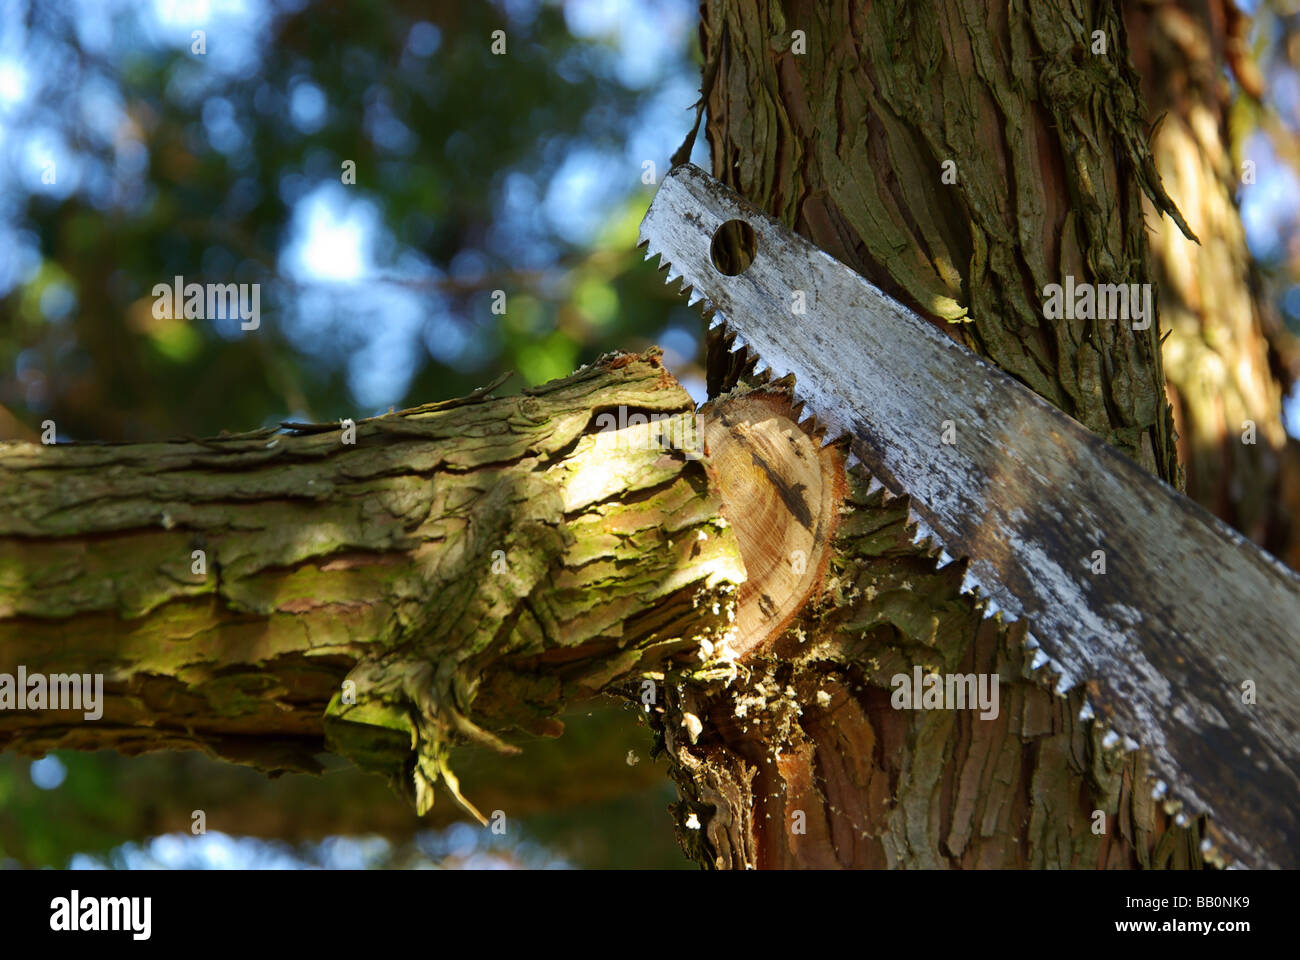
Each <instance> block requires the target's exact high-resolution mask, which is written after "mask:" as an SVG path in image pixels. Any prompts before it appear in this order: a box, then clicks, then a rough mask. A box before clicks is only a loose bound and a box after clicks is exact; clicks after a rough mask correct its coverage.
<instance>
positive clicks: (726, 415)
mask: <svg viewBox="0 0 1300 960" xmlns="http://www.w3.org/2000/svg"><path fill="white" fill-rule="evenodd" d="M699 418H700V424H701V430H702V432H703V435H704V443H705V449H706V451H707V454H708V456H707V459H706V466H707V469H708V471H709V477H710V481H711V483H712V485H713V489H714V490H715V491H717V494H718V497H719V499H720V500H721V502H722V516H723V517H724V518H725V519H726V521H727V522H728V523H729V524H731V526H732V528H733V530H734V532H735V535H736V541H737V544H738V545H739V547H740V554H741V557H742V559H743V560H744V562H745V571H746V575H747V576H746V579H745V581H744V583H742V584H741V585H740V588H739V596H738V603H737V613H736V624H735V626H736V635H735V639H733V641H732V643H731V646H732V649H733V650H734V651H735V653H736V654H737V655H738V656H740V657H744V656H746V655H749V654H751V653H754V652H760V651H762V650H763V649H764V648H766V647H769V646H770V645H771V643H772V642H773V641H774V640H776V638H778V637H779V636H780V635H781V633H782V632H783V631H784V630H785V628H786V627H787V626H788V625H789V624H790V621H791V620H793V619H794V616H795V614H797V613H798V612H799V610H800V609H802V608H803V606H804V604H805V603H806V602H808V600H810V599H811V598H812V597H813V595H814V594H815V592H816V591H817V590H818V588H819V587H820V586H821V583H822V580H823V578H824V577H825V574H826V568H827V564H828V562H829V560H830V553H831V541H832V539H833V538H834V535H835V528H836V525H837V523H838V520H839V512H840V504H841V503H842V502H843V500H844V490H845V485H844V455H843V451H842V448H841V445H840V444H831V445H828V446H822V438H821V437H820V435H819V434H818V432H817V430H816V428H815V424H814V422H813V421H812V420H811V419H810V420H808V421H806V422H805V423H803V424H801V423H800V422H799V406H797V405H796V404H795V403H794V401H793V399H792V397H791V396H790V394H789V393H788V392H787V391H786V390H784V389H782V388H780V387H774V386H773V387H759V388H757V389H752V390H745V389H744V388H739V389H738V390H736V391H733V392H732V393H729V394H727V395H726V396H723V397H719V398H718V399H716V400H713V401H711V402H710V403H708V404H706V405H705V406H704V407H702V408H701V409H700V413H699Z"/></svg>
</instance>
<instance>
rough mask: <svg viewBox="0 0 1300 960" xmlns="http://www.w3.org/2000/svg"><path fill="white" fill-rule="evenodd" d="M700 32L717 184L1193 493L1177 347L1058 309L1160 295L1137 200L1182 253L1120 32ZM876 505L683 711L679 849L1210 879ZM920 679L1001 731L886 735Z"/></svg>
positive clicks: (853, 22)
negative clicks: (993, 712)
mask: <svg viewBox="0 0 1300 960" xmlns="http://www.w3.org/2000/svg"><path fill="white" fill-rule="evenodd" d="M702 14H703V23H702V28H701V38H702V46H703V50H704V54H705V59H706V62H708V63H710V64H713V63H715V62H716V64H717V72H716V80H715V82H714V83H713V85H712V88H711V90H710V91H709V93H708V100H707V104H708V117H709V119H708V126H707V135H708V139H709V144H710V147H711V148H712V156H713V172H714V175H715V176H716V177H718V178H719V179H720V180H723V181H724V182H726V183H727V184H728V185H730V186H731V187H733V188H734V189H736V190H737V191H738V192H739V193H741V194H743V195H744V196H746V197H747V198H748V199H749V200H751V201H752V202H754V203H755V204H757V205H758V206H759V207H761V208H763V209H765V210H766V211H768V212H769V213H771V214H772V215H773V216H776V217H778V218H779V219H781V220H782V221H783V222H785V223H786V224H788V225H790V226H792V227H793V228H794V229H795V230H797V231H799V232H801V233H803V234H804V235H805V236H807V237H809V238H810V239H811V240H813V241H814V242H815V243H817V244H818V246H820V247H822V248H823V249H824V250H826V251H827V252H829V253H831V254H833V255H835V256H836V257H838V258H839V259H840V260H842V261H843V262H844V263H846V264H848V265H849V266H851V267H852V268H853V269H855V270H857V271H858V272H860V273H861V274H863V275H864V276H866V277H867V278H868V279H870V280H871V281H872V282H874V283H876V284H877V285H878V286H880V287H881V288H882V289H884V290H885V291H886V292H887V293H890V294H891V295H893V296H895V297H896V298H898V299H900V300H902V301H903V302H904V303H907V304H908V305H909V306H911V307H912V308H913V309H914V310H916V311H917V312H918V313H919V314H920V315H922V316H924V317H928V318H929V319H931V320H932V321H933V322H934V323H936V324H937V325H939V326H940V327H941V328H943V329H944V330H946V331H947V332H948V333H949V334H950V335H951V336H953V337H955V338H957V339H959V340H961V341H962V342H964V343H966V344H967V345H968V346H970V347H971V348H972V349H974V350H976V351H977V352H978V353H980V354H982V355H983V356H985V357H986V358H988V359H989V360H991V361H992V362H994V363H996V364H998V365H999V366H1000V367H1002V368H1003V369H1004V370H1006V371H1008V372H1009V373H1011V374H1013V375H1014V376H1016V377H1017V378H1019V379H1020V380H1021V381H1023V382H1024V383H1026V384H1027V385H1028V386H1030V387H1031V388H1032V389H1034V390H1035V391H1037V392H1038V393H1039V394H1040V395H1042V396H1043V397H1045V398H1046V399H1048V400H1049V401H1050V402H1052V403H1053V404H1055V405H1057V406H1058V407H1060V408H1061V409H1063V410H1064V411H1066V412H1067V413H1069V414H1070V415H1072V416H1074V417H1075V418H1076V419H1078V420H1080V421H1081V422H1083V423H1084V424H1085V425H1087V426H1088V427H1090V428H1091V429H1093V430H1095V431H1096V432H1097V433H1099V434H1100V435H1102V436H1104V437H1106V438H1107V439H1108V440H1109V441H1111V442H1112V443H1114V444H1115V445H1116V446H1117V447H1119V448H1120V449H1121V450H1123V451H1124V452H1126V453H1127V454H1129V455H1130V456H1132V457H1133V458H1134V459H1136V460H1137V461H1138V462H1139V463H1141V464H1142V465H1144V466H1145V467H1146V468H1147V469H1149V470H1151V471H1152V472H1154V473H1156V474H1157V475H1158V476H1160V477H1161V478H1163V479H1165V480H1168V481H1170V482H1174V483H1177V482H1178V480H1179V474H1178V468H1177V461H1176V457H1175V438H1174V433H1173V427H1172V421H1171V415H1170V410H1169V407H1168V405H1167V403H1166V402H1165V397H1164V375H1163V372H1162V369H1161V356H1160V348H1159V340H1158V336H1159V332H1158V325H1157V324H1155V323H1152V324H1151V326H1150V329H1148V330H1146V331H1139V330H1134V329H1132V328H1131V327H1130V325H1129V324H1120V323H1102V322H1099V321H1095V320H1065V319H1062V320H1050V319H1047V318H1046V317H1045V316H1044V311H1043V309H1042V305H1041V299H1040V297H1041V292H1042V291H1044V288H1045V287H1046V286H1047V285H1048V284H1050V283H1061V282H1063V280H1064V277H1065V276H1066V275H1067V274H1069V275H1073V276H1074V277H1075V279H1076V280H1077V281H1080V282H1083V281H1088V282H1096V283H1139V284H1140V283H1147V282H1151V281H1152V280H1153V279H1154V277H1153V275H1152V269H1151V266H1150V258H1149V256H1148V249H1147V239H1146V233H1145V230H1144V225H1143V200H1144V196H1145V198H1146V199H1147V201H1149V202H1150V203H1152V204H1153V205H1154V206H1155V208H1156V209H1157V210H1159V211H1163V212H1164V213H1166V214H1167V215H1168V216H1169V217H1171V218H1172V219H1173V220H1175V221H1176V222H1177V223H1178V224H1179V225H1180V226H1181V227H1182V228H1183V229H1184V231H1186V229H1187V228H1186V226H1185V224H1182V221H1181V217H1180V215H1179V214H1178V212H1177V211H1176V209H1175V208H1174V207H1173V204H1172V203H1171V202H1170V200H1169V198H1168V197H1167V196H1166V194H1165V192H1164V190H1163V188H1162V187H1161V184H1160V179H1159V176H1158V175H1157V173H1156V171H1155V167H1154V164H1153V161H1152V157H1151V155H1150V153H1149V151H1148V149H1147V145H1146V142H1147V141H1146V133H1147V131H1146V127H1145V121H1144V116H1145V114H1144V108H1143V107H1142V104H1141V101H1140V97H1139V91H1138V81H1137V78H1136V76H1135V74H1134V72H1133V70H1132V68H1131V67H1130V65H1129V59H1128V56H1129V55H1128V51H1127V48H1126V45H1127V37H1126V34H1125V30H1124V24H1123V22H1122V20H1121V19H1120V16H1119V13H1118V10H1117V9H1116V8H1115V6H1114V5H1112V4H1108V3H1094V4H1085V5H1083V7H1079V6H1078V5H1073V6H1072V5H1068V4H1059V3H1053V2H1045V3H1032V4H1017V3H1012V4H1005V3H998V2H993V3H976V2H969V0H951V2H945V0H926V2H919V3H918V2H914V0H907V2H903V0H897V2H878V3H871V4H862V5H859V4H849V3H846V2H838V3H832V4H829V5H827V4H817V3H812V2H787V3H777V2H774V0H768V2H760V3H757V4H754V3H741V2H739V0H706V2H705V3H704V4H703V5H702ZM1098 31H1099V32H1100V33H1098ZM1099 36H1100V37H1101V38H1102V39H1103V40H1104V46H1103V47H1101V49H1100V50H1098V42H1097V41H1098V37H1099ZM1094 50H1098V52H1094ZM945 174H946V176H945ZM728 347H729V345H728V344H727V343H726V342H725V341H723V340H722V339H720V338H714V339H713V341H712V342H711V344H710V362H709V367H710V370H709V372H710V387H711V390H712V391H715V392H721V391H724V390H727V389H729V388H731V387H732V386H733V385H735V384H740V389H745V387H746V386H747V385H748V384H749V383H751V382H752V378H750V377H748V376H747V371H748V369H749V367H748V360H749V359H751V358H744V357H736V356H734V355H732V354H730V353H729V350H728ZM778 372H780V371H778ZM866 479H867V478H865V477H863V476H861V475H860V474H858V475H855V476H854V477H853V478H852V480H851V489H850V495H849V501H848V504H847V505H846V512H845V515H844V516H843V517H842V518H841V522H840V525H839V533H838V536H837V539H836V542H835V548H834V556H833V557H832V559H831V565H830V574H831V575H830V577H829V579H828V581H827V582H826V584H825V589H824V590H823V591H822V592H821V593H820V595H819V596H817V597H816V598H815V599H814V601H813V603H811V604H810V605H809V606H808V607H807V608H806V609H805V610H804V613H803V614H802V616H801V617H800V618H799V619H798V620H797V621H796V622H795V624H794V625H793V627H792V629H790V630H789V631H787V632H786V633H785V634H784V635H783V636H782V637H780V638H778V639H777V640H776V641H775V642H774V643H772V644H771V645H770V646H769V647H768V648H767V649H765V650H763V651H760V652H759V654H758V655H756V656H753V657H751V658H750V660H749V661H748V662H747V664H746V666H747V667H748V673H747V675H746V676H745V677H744V678H742V680H741V681H739V682H736V683H733V684H731V685H730V686H726V687H723V686H721V685H718V684H714V685H709V686H706V685H687V686H685V687H683V689H682V691H681V692H680V693H677V692H676V691H671V693H672V703H671V706H672V708H673V709H672V710H670V712H669V714H668V715H667V717H666V718H665V719H664V721H663V726H662V735H663V738H664V744H665V748H666V750H667V752H668V754H669V757H670V760H671V762H672V764H673V770H674V776H675V778H676V779H677V782H678V784H679V788H680V791H681V794H682V801H681V803H680V804H679V809H678V810H677V816H678V823H679V826H678V833H679V836H680V837H681V838H682V840H683V843H684V844H685V845H686V846H687V849H688V850H689V851H690V852H691V853H692V854H693V855H694V856H695V857H696V858H697V859H698V860H699V861H700V862H701V863H703V864H705V865H708V866H717V867H773V866H811V867H829V866H846V867H899V866H919V867H943V866H951V867H1019V866H1031V867H1069V866H1102V867H1134V866H1196V865H1199V864H1200V863H1201V860H1202V855H1201V845H1200V840H1201V832H1202V829H1203V828H1204V826H1205V825H1204V824H1203V823H1202V822H1201V821H1200V820H1199V819H1197V820H1188V821H1187V823H1186V828H1184V827H1183V826H1177V825H1174V824H1173V823H1172V822H1171V820H1172V817H1171V814H1170V812H1167V811H1166V810H1165V809H1163V807H1162V805H1161V804H1159V803H1157V802H1155V801H1154V800H1152V798H1151V784H1150V781H1149V779H1148V777H1147V774H1146V768H1145V764H1144V762H1143V758H1142V754H1141V753H1140V752H1136V753H1133V752H1125V751H1123V750H1110V749H1103V747H1102V745H1101V740H1102V735H1103V733H1104V732H1105V731H1103V730H1100V729H1098V727H1097V725H1096V724H1094V723H1092V722H1090V721H1083V720H1080V719H1079V713H1080V709H1081V706H1082V702H1083V691H1082V690H1080V689H1076V690H1074V691H1071V692H1070V693H1069V695H1068V696H1066V697H1063V698H1062V697H1059V696H1057V695H1055V694H1054V693H1053V692H1052V690H1051V686H1052V678H1044V677H1042V676H1041V675H1039V674H1037V673H1035V672H1034V671H1033V670H1032V669H1031V661H1032V658H1033V651H1031V650H1027V649H1026V647H1025V645H1024V642H1023V639H1024V629H1023V626H1022V625H1021V624H1014V625H1006V624H1004V623H1002V622H1001V618H1000V617H994V618H992V619H985V617H984V610H983V608H982V604H981V603H980V602H979V601H978V600H977V599H975V598H973V597H970V596H967V595H963V594H962V593H961V592H960V584H961V580H962V573H963V564H962V563H961V562H960V561H959V562H956V563H950V564H948V565H947V566H943V567H940V566H939V564H938V563H936V561H935V559H934V553H935V550H934V549H933V547H931V546H930V545H927V544H922V545H916V544H914V543H913V542H912V540H913V537H914V535H915V531H914V529H913V528H911V527H909V525H908V522H907V506H906V503H905V502H903V501H900V500H892V499H890V498H888V497H886V496H885V495H884V494H883V493H882V492H877V493H875V494H870V493H868V492H867V483H866ZM914 666H920V667H922V668H923V669H924V670H925V671H927V672H942V673H948V672H962V673H970V672H977V673H996V674H997V675H998V677H999V680H1000V686H1001V690H1002V694H1001V709H1000V712H999V715H998V716H997V717H996V718H995V719H989V720H981V719H976V718H975V715H974V714H972V713H969V712H963V711H956V712H949V711H938V710H936V711H924V710H916V711H914V710H907V709H901V710H900V709H893V707H892V704H891V692H890V688H891V679H892V678H893V677H894V676H895V675H896V674H904V675H908V674H911V672H912V668H913V667H914ZM674 711H675V713H674ZM685 714H690V715H691V716H693V717H697V718H700V723H699V724H698V726H699V727H700V728H701V729H702V731H703V732H702V733H701V734H700V735H699V736H696V737H694V738H691V737H688V736H686V731H688V730H689V729H690V728H691V727H693V726H696V725H697V724H693V723H689V722H688V723H687V724H685V725H684V724H683V723H682V721H681V719H679V718H680V717H681V716H684V715H685ZM1123 732H1124V733H1128V734H1132V735H1135V736H1136V735H1140V734H1141V731H1123ZM692 739H694V741H695V742H691V740H692Z"/></svg>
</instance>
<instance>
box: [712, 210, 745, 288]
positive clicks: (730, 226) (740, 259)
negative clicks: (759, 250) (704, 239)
mask: <svg viewBox="0 0 1300 960" xmlns="http://www.w3.org/2000/svg"><path fill="white" fill-rule="evenodd" d="M755 247H756V241H755V240H754V228H753V227H751V226H750V225H749V224H747V223H746V222H745V221H744V220H728V221H727V222H726V223H724V224H722V226H720V227H718V229H717V230H715V231H714V233H713V243H712V245H710V247H709V259H710V260H712V261H713V266H714V267H716V268H717V271H718V272H719V273H722V274H725V275H727V276H728V277H735V276H739V275H740V274H742V273H744V272H745V271H746V270H747V269H749V265H750V264H751V263H753V262H754V250H755Z"/></svg>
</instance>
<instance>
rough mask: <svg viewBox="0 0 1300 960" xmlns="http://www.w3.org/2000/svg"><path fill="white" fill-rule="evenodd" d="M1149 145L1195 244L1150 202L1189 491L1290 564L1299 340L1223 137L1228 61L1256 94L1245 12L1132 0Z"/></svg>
mask: <svg viewBox="0 0 1300 960" xmlns="http://www.w3.org/2000/svg"><path fill="white" fill-rule="evenodd" d="M1125 23H1126V26H1127V29H1128V32H1129V36H1130V37H1131V38H1132V40H1133V43H1132V49H1133V54H1134V60H1135V62H1136V64H1137V68H1138V72H1139V74H1140V75H1141V77H1142V79H1143V84H1142V91H1143V95H1144V99H1145V100H1146V103H1147V104H1148V108H1149V110H1148V115H1149V117H1150V119H1151V121H1152V122H1153V123H1154V122H1155V121H1156V120H1158V121H1159V122H1158V124H1155V129H1154V133H1153V135H1152V141H1151V148H1152V153H1153V155H1154V157H1155V161H1156V167H1157V169H1158V170H1159V172H1160V176H1161V179H1162V180H1163V181H1164V183H1165V184H1166V186H1167V187H1168V189H1169V193H1170V196H1171V197H1172V198H1173V199H1174V201H1175V202H1176V203H1177V204H1178V208H1179V209H1180V210H1181V211H1182V212H1183V213H1184V214H1185V215H1186V217H1187V220H1188V222H1189V224H1190V225H1191V227H1192V229H1193V230H1194V231H1195V232H1196V234H1197V235H1198V236H1199V237H1200V239H1201V242H1200V244H1193V243H1191V242H1189V241H1188V239H1187V238H1186V237H1185V236H1183V235H1182V234H1181V233H1180V232H1179V231H1177V230H1176V229H1171V225H1170V224H1169V222H1168V221H1164V220H1161V219H1159V218H1158V217H1156V216H1155V215H1154V211H1149V213H1151V214H1152V215H1150V216H1149V217H1148V223H1149V224H1150V225H1151V236H1152V253H1153V259H1154V262H1155V267H1156V280H1157V283H1158V284H1159V288H1160V310H1161V317H1162V320H1163V323H1164V326H1165V328H1166V330H1167V331H1168V339H1167V341H1166V343H1165V349H1164V356H1165V362H1166V371H1167V375H1168V384H1167V387H1168V394H1169V398H1170V402H1171V404H1172V405H1173V411H1174V422H1175V425H1176V426H1177V431H1178V456H1179V459H1180V461H1181V462H1182V463H1183V464H1184V465H1185V466H1186V471H1187V494H1188V496H1190V497H1192V498H1193V499H1195V500H1196V501H1198V502H1199V503H1201V504H1202V505H1203V506H1205V507H1206V508H1207V509H1208V510H1211V511H1212V512H1214V513H1215V514H1216V515H1218V516H1219V517H1221V518H1222V519H1223V520H1225V521H1227V522H1228V523H1230V524H1232V525H1233V526H1235V527H1236V528H1237V529H1238V530H1240V531H1241V532H1242V533H1244V534H1245V535H1246V536H1248V537H1250V538H1251V539H1253V540H1254V541H1255V542H1257V543H1259V544H1260V545H1261V546H1263V547H1264V548H1265V549H1267V550H1269V551H1270V552H1271V553H1273V554H1275V555H1276V556H1278V557H1280V558H1282V559H1283V560H1285V561H1287V562H1288V563H1290V564H1291V565H1292V566H1293V567H1294V566H1298V565H1300V536H1298V535H1297V534H1298V533H1300V531H1298V530H1297V529H1296V522H1295V513H1296V507H1297V506H1300V502H1298V501H1296V499H1295V495H1294V491H1295V490H1296V489H1297V488H1298V487H1300V479H1297V474H1298V472H1300V445H1298V444H1297V442H1296V441H1295V439H1294V438H1290V437H1288V436H1287V435H1286V431H1285V429H1284V428H1283V424H1282V398H1283V396H1285V394H1286V391H1287V389H1288V388H1289V387H1290V386H1291V382H1292V379H1293V373H1292V371H1293V370H1295V369H1300V366H1298V364H1300V350H1298V348H1297V344H1296V343H1295V338H1293V337H1291V336H1290V335H1289V334H1287V332H1286V330H1285V328H1284V327H1283V325H1282V323H1281V319H1280V318H1279V317H1278V316H1277V312H1276V310H1275V309H1274V307H1273V306H1272V304H1271V303H1270V302H1269V300H1268V297H1267V295H1265V294H1264V292H1263V282H1262V279H1261V277H1260V274H1259V271H1258V269H1257V268H1256V265H1255V263H1254V261H1253V259H1252V258H1251V255H1250V251H1249V249H1248V248H1247V246H1246V235H1245V230H1244V229H1243V227H1242V223H1241V217H1240V214H1239V212H1238V208H1237V201H1236V194H1237V191H1238V190H1241V191H1249V190H1251V189H1253V188H1254V186H1255V182H1254V181H1255V179H1256V178H1255V175H1254V172H1253V171H1249V172H1248V171H1247V170H1246V169H1245V167H1244V164H1243V161H1242V158H1241V157H1240V156H1237V155H1236V153H1235V149H1234V147H1235V145H1234V144H1233V138H1232V136H1231V127H1230V117H1231V109H1232V106H1231V99H1230V94H1231V91H1230V88H1229V84H1228V80H1227V76H1226V73H1227V71H1229V70H1231V71H1232V74H1233V76H1235V77H1236V79H1237V80H1238V82H1239V83H1240V85H1241V87H1242V90H1243V93H1242V100H1243V102H1244V103H1243V106H1239V107H1238V109H1239V110H1243V109H1244V110H1249V109H1251V108H1250V107H1249V106H1247V105H1248V104H1250V102H1251V100H1252V98H1258V97H1260V96H1261V95H1262V93H1263V90H1262V80H1261V78H1260V77H1259V74H1258V71H1257V70H1256V69H1255V68H1254V66H1253V64H1252V63H1251V62H1250V61H1249V59H1248V53H1247V50H1246V43H1247V40H1246V32H1247V29H1248V27H1249V20H1248V19H1247V18H1246V17H1244V16H1243V15H1242V14H1241V13H1240V12H1238V11H1237V10H1236V9H1235V7H1234V6H1233V4H1232V2H1231V0H1210V2H1200V0H1197V2H1190V0H1168V2H1155V3H1142V4H1137V3H1133V4H1128V5H1126V7H1125Z"/></svg>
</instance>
